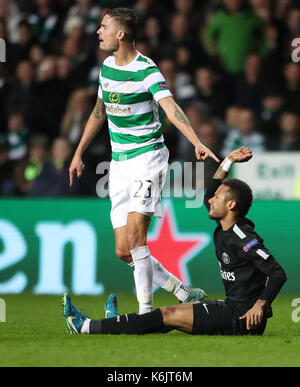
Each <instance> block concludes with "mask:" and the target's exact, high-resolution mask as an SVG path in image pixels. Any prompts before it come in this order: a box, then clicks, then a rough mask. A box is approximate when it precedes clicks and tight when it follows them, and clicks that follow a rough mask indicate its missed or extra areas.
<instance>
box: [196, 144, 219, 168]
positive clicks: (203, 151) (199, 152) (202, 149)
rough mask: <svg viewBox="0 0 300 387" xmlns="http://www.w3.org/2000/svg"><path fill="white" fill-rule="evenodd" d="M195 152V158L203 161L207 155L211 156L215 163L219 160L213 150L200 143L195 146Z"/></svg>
mask: <svg viewBox="0 0 300 387" xmlns="http://www.w3.org/2000/svg"><path fill="white" fill-rule="evenodd" d="M195 153H196V157H197V160H200V161H204V160H206V159H207V158H208V157H211V158H212V159H214V160H215V161H216V162H217V163H219V162H220V160H219V159H218V158H217V157H216V156H215V155H214V154H213V152H212V151H211V150H210V149H208V148H207V147H206V146H205V145H203V144H201V143H200V144H197V145H196V146H195Z"/></svg>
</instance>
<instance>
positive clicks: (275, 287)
mask: <svg viewBox="0 0 300 387" xmlns="http://www.w3.org/2000/svg"><path fill="white" fill-rule="evenodd" d="M221 184H222V180H221V179H212V181H211V182H210V184H209V186H208V188H207V191H206V194H205V197H204V204H205V206H206V208H207V209H208V210H209V207H210V205H209V203H208V201H209V199H210V198H212V197H213V196H214V194H215V192H216V190H217V189H218V188H219V186H220V185H221ZM254 227H255V226H254V223H253V222H252V221H251V220H249V219H247V218H241V219H240V220H239V221H238V222H237V223H236V224H235V225H233V226H232V227H231V228H230V229H228V230H226V231H223V229H222V227H221V224H220V223H219V222H218V226H217V228H216V230H215V232H214V244H215V249H216V256H217V259H218V264H219V266H220V274H221V278H222V280H223V283H224V287H225V292H226V299H225V301H217V300H215V301H203V302H201V303H200V304H195V305H194V330H193V333H194V334H248V333H249V332H248V331H247V330H246V323H245V320H239V317H240V316H242V315H244V314H245V313H246V312H247V311H248V310H249V309H251V307H252V306H253V305H254V304H255V302H256V301H257V300H258V299H261V300H266V301H267V304H266V306H265V308H264V317H263V322H262V324H261V325H260V326H259V327H258V328H257V329H255V330H253V331H252V332H250V333H252V334H262V333H263V331H264V329H265V326H266V321H267V318H269V317H271V316H272V309H271V303H272V301H273V300H274V298H275V297H276V296H277V294H278V293H279V291H280V289H281V287H282V286H283V284H284V282H285V281H286V275H285V272H284V270H283V269H282V267H281V266H280V265H279V263H278V262H277V261H276V260H275V258H274V257H273V256H272V254H271V253H270V251H269V250H268V249H267V248H266V247H265V246H264V241H263V239H262V238H261V237H260V236H259V235H258V234H257V233H256V232H255V231H254Z"/></svg>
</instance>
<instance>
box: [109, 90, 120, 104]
mask: <svg viewBox="0 0 300 387" xmlns="http://www.w3.org/2000/svg"><path fill="white" fill-rule="evenodd" d="M109 100H110V102H111V103H116V104H118V103H120V93H116V92H114V91H112V92H111V93H110V94H109Z"/></svg>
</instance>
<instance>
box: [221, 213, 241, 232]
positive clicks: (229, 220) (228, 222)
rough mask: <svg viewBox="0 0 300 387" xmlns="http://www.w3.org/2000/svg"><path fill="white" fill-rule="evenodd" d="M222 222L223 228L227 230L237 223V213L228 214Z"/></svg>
mask: <svg viewBox="0 0 300 387" xmlns="http://www.w3.org/2000/svg"><path fill="white" fill-rule="evenodd" d="M220 223H221V227H222V230H223V231H227V230H229V229H230V228H231V227H232V226H234V225H235V224H236V223H237V218H236V216H235V215H232V214H228V215H227V216H226V217H225V218H223V219H221V220H220Z"/></svg>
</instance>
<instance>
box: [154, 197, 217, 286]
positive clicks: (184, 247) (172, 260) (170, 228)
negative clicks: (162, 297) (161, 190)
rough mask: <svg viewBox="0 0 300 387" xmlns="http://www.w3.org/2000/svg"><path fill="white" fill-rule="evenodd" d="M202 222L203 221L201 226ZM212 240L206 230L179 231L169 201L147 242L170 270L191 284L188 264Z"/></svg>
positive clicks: (156, 256)
mask: <svg viewBox="0 0 300 387" xmlns="http://www.w3.org/2000/svg"><path fill="white" fill-rule="evenodd" d="M200 224H201V222H199V226H200ZM210 240H211V238H210V235H209V234H208V233H206V232H199V233H188V232H178V230H177V225H176V218H175V216H174V213H173V209H172V204H171V203H170V202H169V203H167V204H166V205H165V206H164V208H163V214H162V219H160V220H159V221H157V224H156V225H155V229H154V230H153V231H152V232H151V233H149V235H148V240H147V244H148V246H149V248H150V252H151V255H152V256H153V257H155V258H156V259H157V260H158V261H159V262H160V263H161V264H162V265H163V266H164V267H165V268H166V269H167V270H168V271H170V272H171V273H172V274H174V275H175V276H176V277H177V278H179V279H180V280H181V281H183V282H184V283H185V284H190V285H191V283H190V277H189V273H188V269H187V264H188V262H189V261H190V260H191V259H193V258H195V257H196V255H197V254H199V253H200V252H201V251H202V250H203V249H204V248H205V247H206V246H207V245H208V244H209V243H210Z"/></svg>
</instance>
